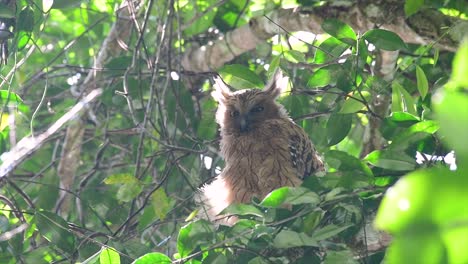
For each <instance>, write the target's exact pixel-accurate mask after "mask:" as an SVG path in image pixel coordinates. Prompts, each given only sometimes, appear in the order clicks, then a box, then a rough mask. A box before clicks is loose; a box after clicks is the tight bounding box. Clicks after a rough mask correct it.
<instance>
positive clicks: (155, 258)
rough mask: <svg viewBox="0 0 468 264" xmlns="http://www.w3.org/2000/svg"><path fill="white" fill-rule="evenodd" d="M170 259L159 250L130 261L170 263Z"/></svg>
mask: <svg viewBox="0 0 468 264" xmlns="http://www.w3.org/2000/svg"><path fill="white" fill-rule="evenodd" d="M171 263H172V261H171V259H170V258H169V257H168V256H166V255H164V254H163V253H159V252H152V253H147V254H145V255H143V256H141V257H139V258H137V259H135V261H133V262H132V264H171Z"/></svg>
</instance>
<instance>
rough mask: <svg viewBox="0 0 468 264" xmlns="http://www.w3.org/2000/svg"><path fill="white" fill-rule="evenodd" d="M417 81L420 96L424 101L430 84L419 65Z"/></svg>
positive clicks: (417, 67)
mask: <svg viewBox="0 0 468 264" xmlns="http://www.w3.org/2000/svg"><path fill="white" fill-rule="evenodd" d="M416 79H417V84H418V91H419V94H420V95H421V97H422V99H424V98H425V97H426V95H427V91H428V90H429V84H428V83H427V78H426V74H425V73H424V71H423V70H422V69H421V67H419V66H418V65H416Z"/></svg>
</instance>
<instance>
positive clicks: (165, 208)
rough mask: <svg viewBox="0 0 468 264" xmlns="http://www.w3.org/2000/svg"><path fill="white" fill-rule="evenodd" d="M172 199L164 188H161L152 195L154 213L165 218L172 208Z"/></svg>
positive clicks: (160, 217) (162, 218)
mask: <svg viewBox="0 0 468 264" xmlns="http://www.w3.org/2000/svg"><path fill="white" fill-rule="evenodd" d="M169 202H170V199H169V197H167V195H166V192H165V191H164V189H162V188H159V189H157V190H156V191H155V192H154V193H153V194H152V195H151V204H152V205H153V209H154V213H155V214H156V216H158V217H159V219H161V220H164V218H166V215H167V213H168V212H169V210H170V209H171V208H170V204H169Z"/></svg>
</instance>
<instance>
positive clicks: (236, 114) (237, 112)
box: [231, 110, 239, 117]
mask: <svg viewBox="0 0 468 264" xmlns="http://www.w3.org/2000/svg"><path fill="white" fill-rule="evenodd" d="M231 116H232V117H236V116H239V111H237V110H234V111H231Z"/></svg>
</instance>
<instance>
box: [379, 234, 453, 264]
mask: <svg viewBox="0 0 468 264" xmlns="http://www.w3.org/2000/svg"><path fill="white" fill-rule="evenodd" d="M406 262H409V263H414V264H426V263H434V264H436V263H456V262H450V261H448V259H447V249H446V247H445V245H444V243H443V241H442V238H441V237H440V234H439V233H438V231H437V229H435V227H432V230H430V227H427V228H426V232H411V233H409V234H407V235H399V236H397V237H394V238H393V241H392V244H391V245H390V247H389V248H388V249H387V254H386V256H385V263H389V264H393V263H395V264H397V263H406ZM460 263H461V262H460Z"/></svg>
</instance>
